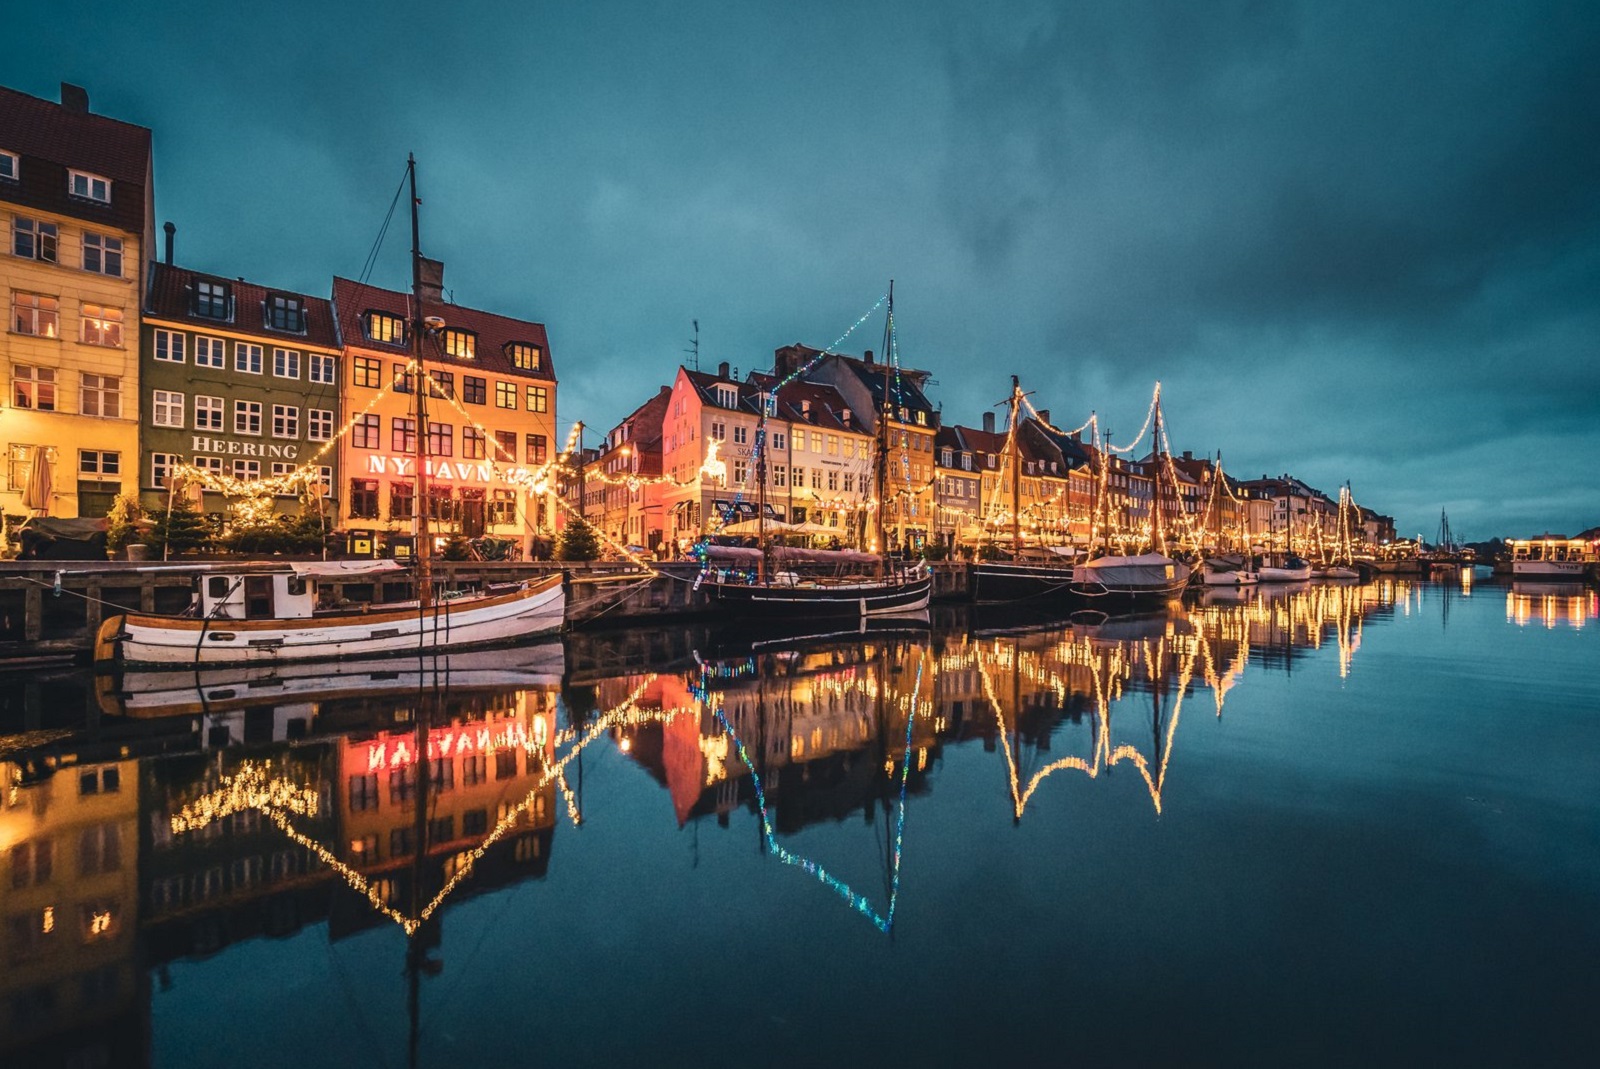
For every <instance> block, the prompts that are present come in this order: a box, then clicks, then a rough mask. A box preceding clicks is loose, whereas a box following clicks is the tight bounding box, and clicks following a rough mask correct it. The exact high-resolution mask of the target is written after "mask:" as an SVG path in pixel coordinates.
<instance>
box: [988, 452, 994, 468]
mask: <svg viewBox="0 0 1600 1069" xmlns="http://www.w3.org/2000/svg"><path fill="white" fill-rule="evenodd" d="M989 467H991V468H992V467H994V454H993V453H990V454H989Z"/></svg>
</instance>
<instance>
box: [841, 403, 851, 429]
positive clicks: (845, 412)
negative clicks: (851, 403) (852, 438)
mask: <svg viewBox="0 0 1600 1069" xmlns="http://www.w3.org/2000/svg"><path fill="white" fill-rule="evenodd" d="M839 422H840V423H843V424H844V426H845V429H846V430H849V429H850V410H849V409H848V408H841V409H840V410H839Z"/></svg>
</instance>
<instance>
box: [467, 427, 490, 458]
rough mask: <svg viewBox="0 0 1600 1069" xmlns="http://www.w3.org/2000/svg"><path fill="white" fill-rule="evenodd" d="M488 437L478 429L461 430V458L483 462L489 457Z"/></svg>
mask: <svg viewBox="0 0 1600 1069" xmlns="http://www.w3.org/2000/svg"><path fill="white" fill-rule="evenodd" d="M488 445H489V440H488V437H487V436H486V435H485V434H484V433H483V432H482V431H480V430H479V429H478V428H476V427H462V428H461V456H462V458H463V459H466V460H482V459H483V458H484V457H485V456H487V455H488Z"/></svg>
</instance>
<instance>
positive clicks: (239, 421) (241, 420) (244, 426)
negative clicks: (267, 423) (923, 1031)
mask: <svg viewBox="0 0 1600 1069" xmlns="http://www.w3.org/2000/svg"><path fill="white" fill-rule="evenodd" d="M233 433H234V434H260V433H261V402H260V401H235V402H234V403H233Z"/></svg>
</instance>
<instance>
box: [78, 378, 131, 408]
mask: <svg viewBox="0 0 1600 1069" xmlns="http://www.w3.org/2000/svg"><path fill="white" fill-rule="evenodd" d="M78 411H79V412H82V413H83V414H84V415H85V416H108V417H111V418H113V419H115V418H116V417H118V416H120V415H122V380H121V379H119V378H117V377H116V376H115V375H92V374H90V373H89V372H87V371H85V372H83V378H82V386H81V393H80V394H79V397H78Z"/></svg>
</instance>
